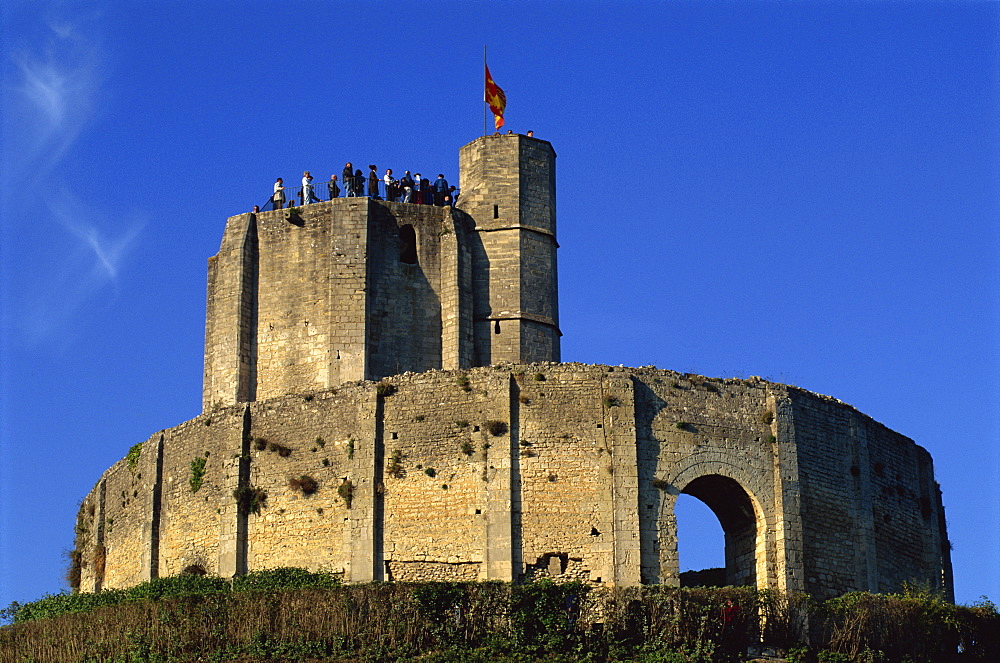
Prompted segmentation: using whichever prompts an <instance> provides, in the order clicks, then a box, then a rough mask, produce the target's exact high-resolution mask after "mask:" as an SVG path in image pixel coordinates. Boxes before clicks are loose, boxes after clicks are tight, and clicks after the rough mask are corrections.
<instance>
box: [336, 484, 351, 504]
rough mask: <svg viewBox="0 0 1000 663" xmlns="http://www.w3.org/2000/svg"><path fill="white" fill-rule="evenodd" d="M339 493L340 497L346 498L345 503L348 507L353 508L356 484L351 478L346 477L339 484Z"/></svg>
mask: <svg viewBox="0 0 1000 663" xmlns="http://www.w3.org/2000/svg"><path fill="white" fill-rule="evenodd" d="M337 495H339V496H340V499H342V500H344V504H346V505H347V508H348V509H350V508H351V503H352V502H353V501H354V484H353V483H351V480H350V479H344V480H343V481H342V482H341V484H340V485H339V486H337Z"/></svg>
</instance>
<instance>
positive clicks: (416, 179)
mask: <svg viewBox="0 0 1000 663" xmlns="http://www.w3.org/2000/svg"><path fill="white" fill-rule="evenodd" d="M422 182H423V179H421V177H420V173H417V174H415V175H414V176H413V202H415V203H416V204H418V205H423V204H424V189H426V187H423V186H421V183H422Z"/></svg>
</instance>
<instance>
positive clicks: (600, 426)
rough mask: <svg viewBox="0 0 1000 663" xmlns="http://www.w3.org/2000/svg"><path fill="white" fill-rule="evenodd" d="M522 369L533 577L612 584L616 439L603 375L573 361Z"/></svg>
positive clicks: (527, 538) (526, 534)
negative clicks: (608, 425) (609, 433)
mask: <svg viewBox="0 0 1000 663" xmlns="http://www.w3.org/2000/svg"><path fill="white" fill-rule="evenodd" d="M533 368H534V367H528V368H527V369H526V370H524V371H518V372H517V373H515V377H516V384H517V387H518V398H517V407H518V413H519V420H520V424H519V429H518V436H519V441H518V444H517V447H518V448H517V449H516V453H517V456H518V459H519V463H520V477H521V510H522V514H523V515H522V519H521V525H522V534H521V537H522V546H523V559H524V564H525V566H526V570H525V575H526V577H527V578H540V577H552V578H557V579H560V580H583V581H593V582H612V581H613V579H614V536H615V522H614V495H613V476H612V475H613V469H612V462H613V458H612V444H611V442H610V441H609V440H608V439H607V437H606V435H605V421H604V418H605V411H604V410H605V408H604V405H603V401H602V389H601V386H602V383H601V379H602V373H601V372H600V371H595V370H593V369H592V368H589V367H583V366H581V365H572V364H567V365H565V366H560V365H546V366H545V367H544V369H541V370H540V369H539V368H534V370H532V369H533Z"/></svg>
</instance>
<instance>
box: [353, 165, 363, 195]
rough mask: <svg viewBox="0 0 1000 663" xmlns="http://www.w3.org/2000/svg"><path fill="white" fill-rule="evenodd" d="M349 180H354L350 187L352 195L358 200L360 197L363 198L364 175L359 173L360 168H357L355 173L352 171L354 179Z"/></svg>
mask: <svg viewBox="0 0 1000 663" xmlns="http://www.w3.org/2000/svg"><path fill="white" fill-rule="evenodd" d="M351 179H353V180H354V182H353V184H352V187H353V188H354V195H355V196H357V197H359V198H360V197H362V196H364V195H365V174H364V173H362V172H361V169H360V168H358V169H357V170H356V171H354V177H353V178H351Z"/></svg>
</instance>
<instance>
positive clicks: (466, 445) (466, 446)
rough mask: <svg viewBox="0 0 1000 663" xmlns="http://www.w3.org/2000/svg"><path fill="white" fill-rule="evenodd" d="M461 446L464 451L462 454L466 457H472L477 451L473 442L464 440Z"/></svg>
mask: <svg viewBox="0 0 1000 663" xmlns="http://www.w3.org/2000/svg"><path fill="white" fill-rule="evenodd" d="M459 446H460V448H461V450H462V453H463V454H465V455H466V456H471V455H472V454H473V452H474V451H475V450H476V448H475V447H474V446H472V442H469V441H468V440H462V444H461V445H459Z"/></svg>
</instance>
